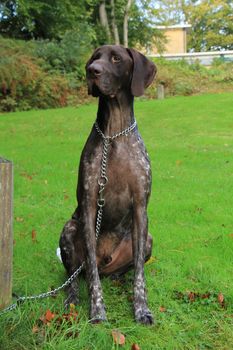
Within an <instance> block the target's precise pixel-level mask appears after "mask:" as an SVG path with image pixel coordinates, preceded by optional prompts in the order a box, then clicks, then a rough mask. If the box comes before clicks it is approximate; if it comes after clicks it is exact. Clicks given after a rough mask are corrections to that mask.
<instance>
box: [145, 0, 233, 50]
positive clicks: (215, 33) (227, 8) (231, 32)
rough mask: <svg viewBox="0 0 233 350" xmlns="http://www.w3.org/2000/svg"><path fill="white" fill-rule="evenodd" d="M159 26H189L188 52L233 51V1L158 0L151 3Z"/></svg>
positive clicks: (152, 11)
mask: <svg viewBox="0 0 233 350" xmlns="http://www.w3.org/2000/svg"><path fill="white" fill-rule="evenodd" d="M150 6H151V8H152V10H151V13H152V15H153V16H154V19H155V22H156V23H157V24H163V25H172V24H181V23H184V22H186V23H189V24H191V25H192V28H191V30H190V32H189V35H188V49H189V50H192V51H208V50H219V49H233V2H232V0H174V1H173V0H158V1H156V2H152V1H151V2H150Z"/></svg>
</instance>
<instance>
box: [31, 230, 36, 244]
mask: <svg viewBox="0 0 233 350" xmlns="http://www.w3.org/2000/svg"><path fill="white" fill-rule="evenodd" d="M32 242H36V230H34V229H33V230H32Z"/></svg>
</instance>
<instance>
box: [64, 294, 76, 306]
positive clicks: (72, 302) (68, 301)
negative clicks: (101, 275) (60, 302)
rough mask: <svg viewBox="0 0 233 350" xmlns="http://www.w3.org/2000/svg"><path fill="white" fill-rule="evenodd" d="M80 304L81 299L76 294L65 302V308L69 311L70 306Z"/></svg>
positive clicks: (71, 295)
mask: <svg viewBox="0 0 233 350" xmlns="http://www.w3.org/2000/svg"><path fill="white" fill-rule="evenodd" d="M78 303H79V298H78V296H77V295H74V294H70V295H69V296H68V297H67V298H66V300H65V301H64V307H65V309H69V308H70V304H73V305H78Z"/></svg>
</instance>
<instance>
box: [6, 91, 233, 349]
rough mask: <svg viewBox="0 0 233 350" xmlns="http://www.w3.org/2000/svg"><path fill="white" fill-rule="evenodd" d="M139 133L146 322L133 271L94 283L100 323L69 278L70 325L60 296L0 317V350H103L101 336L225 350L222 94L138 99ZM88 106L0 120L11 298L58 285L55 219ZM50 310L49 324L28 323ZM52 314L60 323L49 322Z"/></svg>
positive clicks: (229, 142) (226, 110)
mask: <svg viewBox="0 0 233 350" xmlns="http://www.w3.org/2000/svg"><path fill="white" fill-rule="evenodd" d="M135 110H136V116H137V121H138V125H139V129H140V131H141V134H142V136H143V138H144V141H145V143H146V146H147V149H148V152H149V154H150V157H151V163H152V171H153V186H152V195H151V200H150V205H149V209H148V214H149V229H150V232H151V234H152V235H153V237H154V248H153V259H151V260H150V262H149V263H148V264H147V265H146V266H145V271H146V280H147V290H148V299H149V306H150V308H151V309H152V311H153V313H154V316H155V319H156V323H155V325H153V326H149V327H146V326H142V325H138V324H136V323H135V322H134V320H133V313H132V280H133V272H130V273H128V274H127V275H126V276H125V279H124V280H120V281H112V280H110V279H107V278H106V279H103V280H102V285H103V291H104V299H105V303H106V307H107V315H108V322H107V323H104V324H98V325H91V324H89V323H88V308H89V304H88V296H87V288H86V283H85V281H84V280H82V281H81V286H80V294H81V304H80V305H79V306H78V307H77V312H78V319H77V320H76V321H66V320H65V319H64V317H63V321H62V320H60V323H59V322H58V321H57V317H58V315H60V316H62V314H63V312H64V311H63V308H62V303H63V300H64V293H63V292H62V293H60V294H59V295H58V296H57V297H56V298H50V299H46V300H41V301H37V302H33V303H27V304H24V305H22V306H21V307H20V308H18V309H17V310H15V311H13V312H10V313H8V314H6V315H4V316H2V317H0V349H1V350H23V349H24V350H29V349H43V350H45V349H46V350H51V349H54V350H66V349H69V350H72V349H78V350H92V349H98V350H113V349H117V348H118V347H117V346H115V345H114V344H113V340H112V335H111V332H112V330H113V329H118V330H119V331H120V332H121V333H123V334H124V335H125V338H126V343H125V345H124V346H121V347H119V348H122V349H128V350H129V349H131V346H132V344H133V343H137V344H138V345H139V346H140V349H141V350H152V349H153V350H155V349H158V350H176V349H187V350H194V349H198V350H203V349H218V350H223V349H232V348H233V345H232V344H233V288H232V283H233V282H232V276H233V254H232V252H233V221H232V217H233V95H232V94H216V95H202V96H192V97H176V98H169V99H166V100H162V101H158V100H150V101H142V100H141V101H138V102H137V103H136V106H135ZM95 114H96V105H87V106H82V107H79V108H64V109H56V110H39V111H29V112H17V113H10V114H2V115H0V155H1V156H4V157H5V158H7V159H11V160H13V162H14V176H15V178H14V276H13V291H14V293H15V294H17V295H25V294H26V295H31V294H35V293H40V292H45V291H48V290H49V289H50V288H52V287H56V286H58V285H60V284H62V283H63V282H64V280H65V272H64V268H63V266H62V264H61V263H60V262H59V261H58V259H57V257H56V248H57V246H58V240H59V235H60V231H61V229H62V227H63V224H64V222H65V221H66V220H67V219H68V218H69V217H70V215H71V213H72V211H73V210H74V208H75V205H76V199H75V190H76V182H77V167H78V163H79V157H80V153H81V150H82V147H83V144H84V142H85V140H86V138H87V136H88V133H89V130H90V128H91V126H92V124H93V122H94V119H95ZM48 309H50V310H51V311H52V312H53V313H55V314H56V318H55V319H54V320H53V321H51V322H50V323H48V324H47V323H46V322H45V321H44V322H43V321H41V320H40V321H39V319H40V318H41V317H42V316H43V315H44V314H45V313H46V311H47V310H48ZM61 318H62V317H61Z"/></svg>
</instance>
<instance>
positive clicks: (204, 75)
mask: <svg viewBox="0 0 233 350" xmlns="http://www.w3.org/2000/svg"><path fill="white" fill-rule="evenodd" d="M88 28H89V27H88ZM88 28H87V29H86V33H85V35H83V34H82V32H83V31H80V32H79V31H78V30H77V31H71V32H67V33H66V34H65V35H64V36H63V37H62V38H61V40H60V41H59V42H58V41H55V40H53V41H48V40H40V41H29V42H25V41H21V40H13V39H3V38H0V46H1V48H2V51H1V57H0V110H1V111H16V110H29V109H32V108H52V107H61V106H67V105H74V104H77V103H78V104H79V103H85V101H87V100H89V97H88V96H87V93H86V82H85V63H86V61H87V58H88V57H89V55H90V52H91V51H92V49H91V47H90V46H91V44H90V42H91V38H94V36H93V35H94V34H93V31H88ZM89 39H90V40H89ZM155 63H156V65H157V67H158V74H157V77H156V79H155V81H154V83H153V84H152V86H151V87H150V88H149V89H148V90H147V91H146V96H147V97H151V98H155V97H156V91H155V90H156V87H157V85H158V84H160V83H163V84H164V86H165V93H166V96H171V95H172V96H173V95H192V94H196V93H203V92H207V91H215V92H216V91H233V63H232V62H224V61H223V60H216V61H215V62H214V64H213V66H212V67H210V68H206V67H204V66H202V65H201V64H200V63H198V61H197V62H196V63H193V64H188V63H187V62H186V61H173V62H172V61H167V60H165V59H155Z"/></svg>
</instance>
